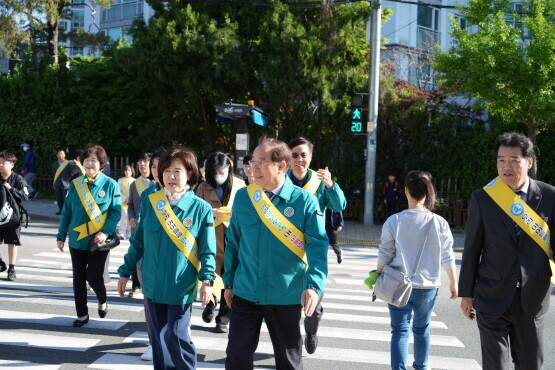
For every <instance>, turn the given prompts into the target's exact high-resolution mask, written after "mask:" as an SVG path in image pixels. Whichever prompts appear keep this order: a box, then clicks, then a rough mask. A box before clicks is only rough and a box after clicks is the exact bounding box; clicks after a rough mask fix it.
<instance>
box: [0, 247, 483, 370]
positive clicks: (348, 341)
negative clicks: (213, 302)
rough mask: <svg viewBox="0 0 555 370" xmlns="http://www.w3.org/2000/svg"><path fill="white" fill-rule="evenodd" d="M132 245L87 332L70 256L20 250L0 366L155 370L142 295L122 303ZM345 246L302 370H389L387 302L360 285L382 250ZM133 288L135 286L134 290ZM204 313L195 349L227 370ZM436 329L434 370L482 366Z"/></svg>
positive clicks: (195, 329)
mask: <svg viewBox="0 0 555 370" xmlns="http://www.w3.org/2000/svg"><path fill="white" fill-rule="evenodd" d="M53 244H54V243H52V245H53ZM127 246H128V242H127V241H126V240H125V241H122V245H121V246H120V247H118V248H116V249H115V250H113V251H112V252H111V257H110V272H111V278H112V281H111V282H110V283H109V284H107V289H108V305H109V312H108V316H107V317H106V318H105V319H100V318H98V316H97V313H96V299H95V297H94V293H92V292H91V293H90V294H89V312H90V317H91V321H90V322H89V324H87V325H86V326H84V327H82V328H73V327H72V326H71V324H72V322H73V320H74V319H75V309H74V301H73V292H72V288H71V286H72V280H71V276H72V275H71V260H70V255H69V252H67V251H66V252H63V253H61V252H59V251H58V250H57V249H56V248H54V247H52V248H50V245H48V246H45V248H44V249H43V251H42V252H40V253H36V254H32V255H25V253H24V250H22V251H21V252H20V259H19V260H18V264H17V267H16V272H17V280H16V281H15V282H9V281H7V280H5V275H2V276H1V278H0V302H2V305H0V368H3V367H17V368H18V369H75V368H80V369H81V368H83V369H84V368H90V369H114V370H116V369H117V370H119V369H137V370H139V369H151V368H152V365H151V362H145V361H141V360H140V358H139V356H140V355H141V354H142V353H143V352H144V351H145V349H146V346H147V344H148V339H147V335H146V327H145V325H144V312H143V304H142V299H135V298H127V297H126V298H123V299H121V298H119V297H118V296H117V292H116V286H117V280H118V276H117V274H116V270H117V268H118V267H119V265H120V264H121V263H122V262H123V255H124V254H125V251H126V249H127ZM342 247H343V249H344V260H343V263H342V264H341V265H338V264H337V263H336V257H335V254H333V252H332V251H331V250H330V252H329V277H328V286H327V289H326V292H325V298H324V301H323V306H324V318H323V320H322V322H321V326H320V330H319V346H318V349H317V351H316V353H315V354H313V355H308V354H307V353H306V352H305V353H304V356H303V362H304V367H305V369H318V370H320V369H332V368H333V369H335V368H340V369H387V368H389V366H388V365H389V340H390V332H389V313H388V310H387V306H386V304H385V303H383V302H380V301H376V302H371V292H370V291H369V290H368V289H367V288H366V287H365V286H364V285H363V284H362V281H363V280H364V278H365V277H366V276H367V275H368V271H369V270H370V269H372V268H375V266H376V257H377V249H376V248H375V247H370V246H358V247H356V246H347V245H345V246H342ZM130 286H131V283H129V284H128V289H129V288H130ZM201 312H202V307H201V306H200V304H199V303H195V304H194V313H193V319H192V336H193V341H194V343H195V345H196V347H197V352H198V361H199V366H198V368H199V369H218V368H223V367H224V366H223V363H224V361H225V348H226V344H227V335H226V334H217V333H214V332H213V328H214V326H215V323H210V324H207V323H204V322H203V321H202V319H201ZM301 327H302V326H301ZM303 331H304V330H303ZM431 332H432V338H431V346H432V348H431V352H430V354H431V356H430V365H431V367H432V368H433V369H464V370H472V369H480V368H481V367H480V366H479V364H478V362H477V361H476V360H474V359H471V358H461V357H464V356H460V355H459V354H460V353H464V348H465V346H464V344H463V343H462V342H461V341H460V340H459V339H458V338H457V337H454V336H452V335H450V330H449V327H448V325H446V324H445V322H443V321H442V318H441V317H438V316H437V315H435V314H434V316H433V317H432V323H431ZM411 342H412V339H411ZM411 351H412V347H411ZM409 363H412V357H411V358H410V359H409ZM255 366H256V368H257V369H267V368H274V367H275V366H274V360H273V350H272V345H271V342H270V339H269V335H268V333H267V330H266V328H265V326H264V325H263V332H262V334H261V337H260V344H259V347H258V349H257V353H256V356H255Z"/></svg>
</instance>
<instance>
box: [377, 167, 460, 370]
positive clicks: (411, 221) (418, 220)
mask: <svg viewBox="0 0 555 370" xmlns="http://www.w3.org/2000/svg"><path fill="white" fill-rule="evenodd" d="M431 180H432V179H431V175H430V174H429V173H428V172H424V171H410V172H409V173H408V174H407V178H406V181H405V184H406V186H405V194H406V196H407V199H408V202H409V208H408V209H407V210H404V211H403V212H400V213H397V214H394V215H392V216H390V217H389V218H388V219H387V220H386V221H385V223H384V225H383V228H382V235H381V240H380V246H379V249H378V268H377V270H378V272H380V273H381V272H382V271H383V268H384V266H385V265H389V266H390V267H392V268H393V269H395V270H397V271H401V272H403V273H404V274H406V275H408V276H412V275H413V274H414V277H413V279H412V281H411V284H412V288H413V289H412V293H411V296H410V298H409V301H408V303H407V304H406V305H405V306H402V307H396V306H394V305H391V304H389V305H388V308H389V315H390V316H391V368H392V369H393V370H401V369H402V370H404V369H406V368H407V366H409V365H408V364H407V357H408V348H409V332H410V330H411V321H412V333H413V337H414V362H413V363H412V368H413V369H428V368H429V363H428V355H429V351H430V320H431V318H432V311H433V309H434V305H435V301H436V297H437V294H438V288H439V287H440V286H441V268H442V267H443V269H444V270H445V271H446V273H447V276H448V277H449V290H450V295H451V299H455V298H457V279H456V267H455V255H454V253H453V236H452V235H451V229H450V228H449V224H448V223H447V221H446V220H445V219H444V218H442V217H441V216H438V215H436V214H434V213H432V211H433V209H434V203H435V190H434V187H433V185H432V182H431ZM420 250H422V252H421V253H422V255H421V257H420V260H419V262H417V260H418V258H419V256H418V255H419V252H420ZM416 265H417V267H416ZM415 267H416V268H417V270H416V271H412V269H414V268H415Z"/></svg>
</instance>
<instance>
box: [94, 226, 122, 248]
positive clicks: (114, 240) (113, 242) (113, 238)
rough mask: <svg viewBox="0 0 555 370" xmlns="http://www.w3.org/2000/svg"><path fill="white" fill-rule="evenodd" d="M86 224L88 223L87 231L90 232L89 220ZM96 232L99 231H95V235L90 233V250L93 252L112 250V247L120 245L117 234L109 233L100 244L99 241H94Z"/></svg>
mask: <svg viewBox="0 0 555 370" xmlns="http://www.w3.org/2000/svg"><path fill="white" fill-rule="evenodd" d="M86 225H87V233H88V232H89V223H88V222H87V223H86ZM96 234H97V233H94V234H93V235H89V251H91V252H92V253H95V252H108V251H110V249H114V248H115V247H117V246H118V245H119V242H120V240H119V237H118V236H117V235H116V234H113V235H108V237H107V238H106V240H105V241H104V243H102V244H98V243H97V242H95V241H94V237H95V236H96Z"/></svg>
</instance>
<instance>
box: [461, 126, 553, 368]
mask: <svg viewBox="0 0 555 370" xmlns="http://www.w3.org/2000/svg"><path fill="white" fill-rule="evenodd" d="M534 153H535V151H534V145H533V143H532V141H531V140H530V139H529V138H527V137H526V136H524V135H522V134H518V133H514V132H510V133H504V134H502V135H500V136H499V137H498V138H497V140H496V142H495V158H496V161H497V175H498V176H497V177H496V178H495V179H494V180H493V181H491V182H490V183H489V184H487V185H486V186H484V188H483V189H479V190H476V191H474V193H472V197H471V199H470V204H469V210H468V220H467V222H466V225H465V234H466V235H465V243H464V252H463V256H462V264H461V272H460V277H459V296H461V297H462V298H461V310H462V312H463V314H464V315H465V316H466V317H467V318H469V319H471V320H474V319H476V322H477V324H478V329H479V332H480V344H481V348H482V366H483V368H484V369H496V370H506V369H512V368H513V364H514V368H516V369H526V370H539V369H543V368H544V367H543V362H544V352H543V351H544V346H543V330H544V325H545V320H546V313H547V310H548V309H549V299H550V296H551V286H550V285H551V284H550V282H549V278H550V277H551V276H552V275H553V272H552V271H551V269H550V263H549V262H550V261H549V260H550V257H549V253H550V249H551V248H550V245H549V242H548V240H549V239H548V238H549V235H550V230H553V226H554V225H553V224H554V221H553V220H554V219H555V217H554V216H555V188H554V187H553V186H551V185H549V184H546V183H544V182H541V181H537V180H534V179H532V178H530V177H529V176H528V171H529V170H530V168H532V165H533V163H534ZM511 358H512V362H513V364H511ZM549 366H551V365H549Z"/></svg>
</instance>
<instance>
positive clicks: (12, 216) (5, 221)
mask: <svg viewBox="0 0 555 370" xmlns="http://www.w3.org/2000/svg"><path fill="white" fill-rule="evenodd" d="M0 205H1V208H0V229H8V228H11V227H17V226H19V225H23V224H25V227H27V226H28V225H29V213H28V212H27V210H26V209H25V208H23V205H22V204H20V203H19V202H18V201H17V200H16V199H15V198H14V196H13V195H12V193H11V192H10V191H9V190H8V189H6V187H5V186H3V185H1V184H0Z"/></svg>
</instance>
